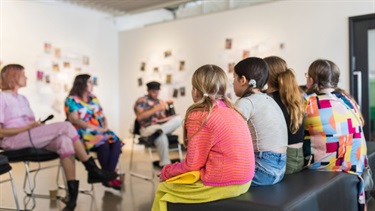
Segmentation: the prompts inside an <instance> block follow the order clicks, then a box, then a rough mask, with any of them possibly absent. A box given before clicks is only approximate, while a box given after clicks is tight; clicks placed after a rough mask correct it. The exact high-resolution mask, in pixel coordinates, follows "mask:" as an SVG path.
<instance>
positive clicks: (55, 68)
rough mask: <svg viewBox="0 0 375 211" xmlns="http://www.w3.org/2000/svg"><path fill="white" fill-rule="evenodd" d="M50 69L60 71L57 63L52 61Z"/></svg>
mask: <svg viewBox="0 0 375 211" xmlns="http://www.w3.org/2000/svg"><path fill="white" fill-rule="evenodd" d="M52 69H53V71H55V72H59V71H60V67H59V63H57V62H54V63H53V65H52Z"/></svg>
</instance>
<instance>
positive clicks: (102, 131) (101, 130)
mask: <svg viewBox="0 0 375 211" xmlns="http://www.w3.org/2000/svg"><path fill="white" fill-rule="evenodd" d="M96 130H97V131H98V132H99V133H105V132H107V131H108V128H102V127H98V128H97V129H96Z"/></svg>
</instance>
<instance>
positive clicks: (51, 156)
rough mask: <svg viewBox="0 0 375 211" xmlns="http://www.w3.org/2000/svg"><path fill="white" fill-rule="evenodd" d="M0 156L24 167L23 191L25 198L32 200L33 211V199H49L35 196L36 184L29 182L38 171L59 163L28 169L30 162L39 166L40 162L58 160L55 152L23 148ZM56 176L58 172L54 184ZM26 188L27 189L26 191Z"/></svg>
mask: <svg viewBox="0 0 375 211" xmlns="http://www.w3.org/2000/svg"><path fill="white" fill-rule="evenodd" d="M0 155H3V156H6V157H7V158H8V160H9V162H10V163H15V162H23V163H24V165H25V169H26V173H25V177H24V182H23V191H24V192H25V194H26V196H29V197H31V199H32V203H33V204H32V207H31V210H33V209H34V208H35V206H36V202H35V198H36V197H42V198H46V197H49V195H48V194H36V193H34V190H35V187H36V184H35V183H32V182H31V174H32V173H36V172H38V171H40V170H45V169H49V168H55V167H59V166H60V162H59V163H58V164H57V165H56V164H55V165H49V166H45V167H40V166H39V167H38V168H35V169H30V167H29V164H30V163H31V162H37V163H39V165H40V162H46V161H52V160H55V159H58V158H59V155H58V154H57V153H55V152H51V151H48V150H46V149H36V148H32V147H30V148H24V149H19V150H6V151H2V152H0ZM58 175H59V171H58V172H57V176H56V183H57V182H58ZM27 188H28V189H27Z"/></svg>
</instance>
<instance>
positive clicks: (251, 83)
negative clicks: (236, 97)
mask: <svg viewBox="0 0 375 211" xmlns="http://www.w3.org/2000/svg"><path fill="white" fill-rule="evenodd" d="M249 85H252V86H253V87H256V86H257V82H256V81H255V80H254V79H250V81H249Z"/></svg>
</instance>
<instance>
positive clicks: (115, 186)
mask: <svg viewBox="0 0 375 211" xmlns="http://www.w3.org/2000/svg"><path fill="white" fill-rule="evenodd" d="M102 184H103V185H104V186H105V187H108V188H113V189H115V190H121V186H122V185H121V184H119V183H118V181H117V179H114V180H111V181H108V182H103V183H102Z"/></svg>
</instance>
